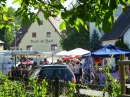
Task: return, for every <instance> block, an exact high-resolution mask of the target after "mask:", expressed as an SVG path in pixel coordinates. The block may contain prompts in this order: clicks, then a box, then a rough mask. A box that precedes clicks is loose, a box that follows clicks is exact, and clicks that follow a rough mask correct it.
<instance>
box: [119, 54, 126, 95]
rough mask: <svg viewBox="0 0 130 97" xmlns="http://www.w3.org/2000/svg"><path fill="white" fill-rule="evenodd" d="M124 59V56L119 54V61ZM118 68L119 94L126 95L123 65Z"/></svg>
mask: <svg viewBox="0 0 130 97" xmlns="http://www.w3.org/2000/svg"><path fill="white" fill-rule="evenodd" d="M124 59H125V55H124V54H121V55H120V60H124ZM119 66H120V80H121V94H126V88H125V84H126V81H125V65H124V64H121V65H119Z"/></svg>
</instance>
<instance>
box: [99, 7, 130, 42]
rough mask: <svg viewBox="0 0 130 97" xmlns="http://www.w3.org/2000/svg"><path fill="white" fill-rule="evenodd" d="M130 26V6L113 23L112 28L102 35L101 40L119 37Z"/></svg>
mask: <svg viewBox="0 0 130 97" xmlns="http://www.w3.org/2000/svg"><path fill="white" fill-rule="evenodd" d="M129 28H130V7H129V8H128V11H127V12H126V13H122V14H121V15H120V16H119V17H118V19H117V20H116V21H115V23H114V24H113V27H112V30H111V31H110V33H108V34H104V35H103V36H102V37H101V39H100V40H101V41H105V40H113V39H119V38H121V37H123V35H124V34H125V32H126V31H127V30H128V29H129Z"/></svg>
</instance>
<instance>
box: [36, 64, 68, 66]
mask: <svg viewBox="0 0 130 97" xmlns="http://www.w3.org/2000/svg"><path fill="white" fill-rule="evenodd" d="M49 66H51V67H52V66H53V67H56V66H58V67H59V66H60V67H66V66H67V65H58V64H55V65H43V66H42V65H38V66H34V67H49Z"/></svg>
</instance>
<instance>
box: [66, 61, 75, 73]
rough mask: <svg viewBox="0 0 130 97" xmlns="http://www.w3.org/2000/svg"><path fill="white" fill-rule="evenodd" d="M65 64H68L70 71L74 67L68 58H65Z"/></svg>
mask: <svg viewBox="0 0 130 97" xmlns="http://www.w3.org/2000/svg"><path fill="white" fill-rule="evenodd" d="M66 65H68V66H69V67H70V69H71V70H72V71H73V70H74V67H73V66H72V64H71V63H70V60H67V61H66Z"/></svg>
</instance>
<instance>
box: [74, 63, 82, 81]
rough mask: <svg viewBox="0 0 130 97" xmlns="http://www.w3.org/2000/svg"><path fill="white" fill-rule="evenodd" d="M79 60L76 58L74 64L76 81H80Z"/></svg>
mask: <svg viewBox="0 0 130 97" xmlns="http://www.w3.org/2000/svg"><path fill="white" fill-rule="evenodd" d="M80 68H81V67H80V62H79V61H78V60H76V61H75V65H74V75H75V78H76V82H77V83H78V82H79V81H80V71H79V70H80Z"/></svg>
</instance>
